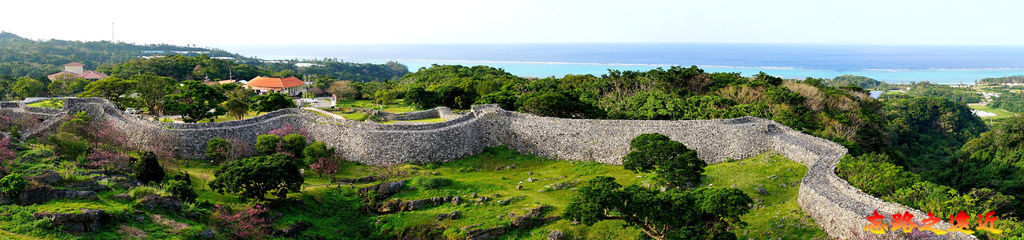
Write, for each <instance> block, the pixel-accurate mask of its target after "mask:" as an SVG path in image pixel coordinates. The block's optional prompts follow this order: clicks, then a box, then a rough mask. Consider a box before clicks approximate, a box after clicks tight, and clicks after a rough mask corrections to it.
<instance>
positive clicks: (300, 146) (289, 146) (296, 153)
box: [281, 133, 306, 159]
mask: <svg viewBox="0 0 1024 240" xmlns="http://www.w3.org/2000/svg"><path fill="white" fill-rule="evenodd" d="M305 148H306V137H303V136H302V135H300V134H297V133H293V134H288V135H285V136H284V137H283V138H281V151H283V152H285V153H288V154H291V155H292V157H294V158H295V159H302V151H303V150H305Z"/></svg>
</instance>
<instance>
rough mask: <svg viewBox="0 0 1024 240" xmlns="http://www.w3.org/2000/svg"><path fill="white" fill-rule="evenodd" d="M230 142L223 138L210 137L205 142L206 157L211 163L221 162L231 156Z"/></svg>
mask: <svg viewBox="0 0 1024 240" xmlns="http://www.w3.org/2000/svg"><path fill="white" fill-rule="evenodd" d="M232 151H233V149H232V148H231V142H228V140H224V139H223V138H211V139H210V141H208V142H206V157H207V158H209V159H210V161H211V163H212V164H221V163H223V162H224V161H227V160H228V159H230V158H231V152H232Z"/></svg>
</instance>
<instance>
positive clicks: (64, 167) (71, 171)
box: [56, 161, 79, 181]
mask: <svg viewBox="0 0 1024 240" xmlns="http://www.w3.org/2000/svg"><path fill="white" fill-rule="evenodd" d="M56 169H57V173H59V174H60V178H61V179H62V180H67V181H74V180H75V179H76V177H78V170H79V169H78V164H77V163H75V162H73V161H63V162H60V164H58V165H57V166H56Z"/></svg>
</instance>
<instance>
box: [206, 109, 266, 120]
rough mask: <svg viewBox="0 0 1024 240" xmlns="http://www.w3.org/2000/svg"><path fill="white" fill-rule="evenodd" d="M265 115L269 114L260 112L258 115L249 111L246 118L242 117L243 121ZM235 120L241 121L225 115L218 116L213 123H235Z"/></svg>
mask: <svg viewBox="0 0 1024 240" xmlns="http://www.w3.org/2000/svg"><path fill="white" fill-rule="evenodd" d="M263 114H267V113H266V112H259V113H257V112H256V111H249V112H248V113H246V114H245V116H244V117H242V119H249V118H253V117H257V116H260V115H263ZM235 120H239V119H238V118H235V117H233V116H228V115H227V114H225V115H220V116H217V118H214V119H213V122H227V121H235ZM204 122H205V121H204Z"/></svg>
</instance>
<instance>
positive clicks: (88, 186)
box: [64, 180, 110, 192]
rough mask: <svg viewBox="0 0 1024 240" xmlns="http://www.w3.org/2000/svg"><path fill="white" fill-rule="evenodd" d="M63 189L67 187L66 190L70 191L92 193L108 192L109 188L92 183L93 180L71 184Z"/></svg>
mask: <svg viewBox="0 0 1024 240" xmlns="http://www.w3.org/2000/svg"><path fill="white" fill-rule="evenodd" d="M64 187H67V188H70V189H75V190H80V191H93V192H102V191H110V187H107V185H103V184H99V183H98V182H96V181H93V180H87V181H80V182H73V183H70V184H67V185H65V186H64Z"/></svg>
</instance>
